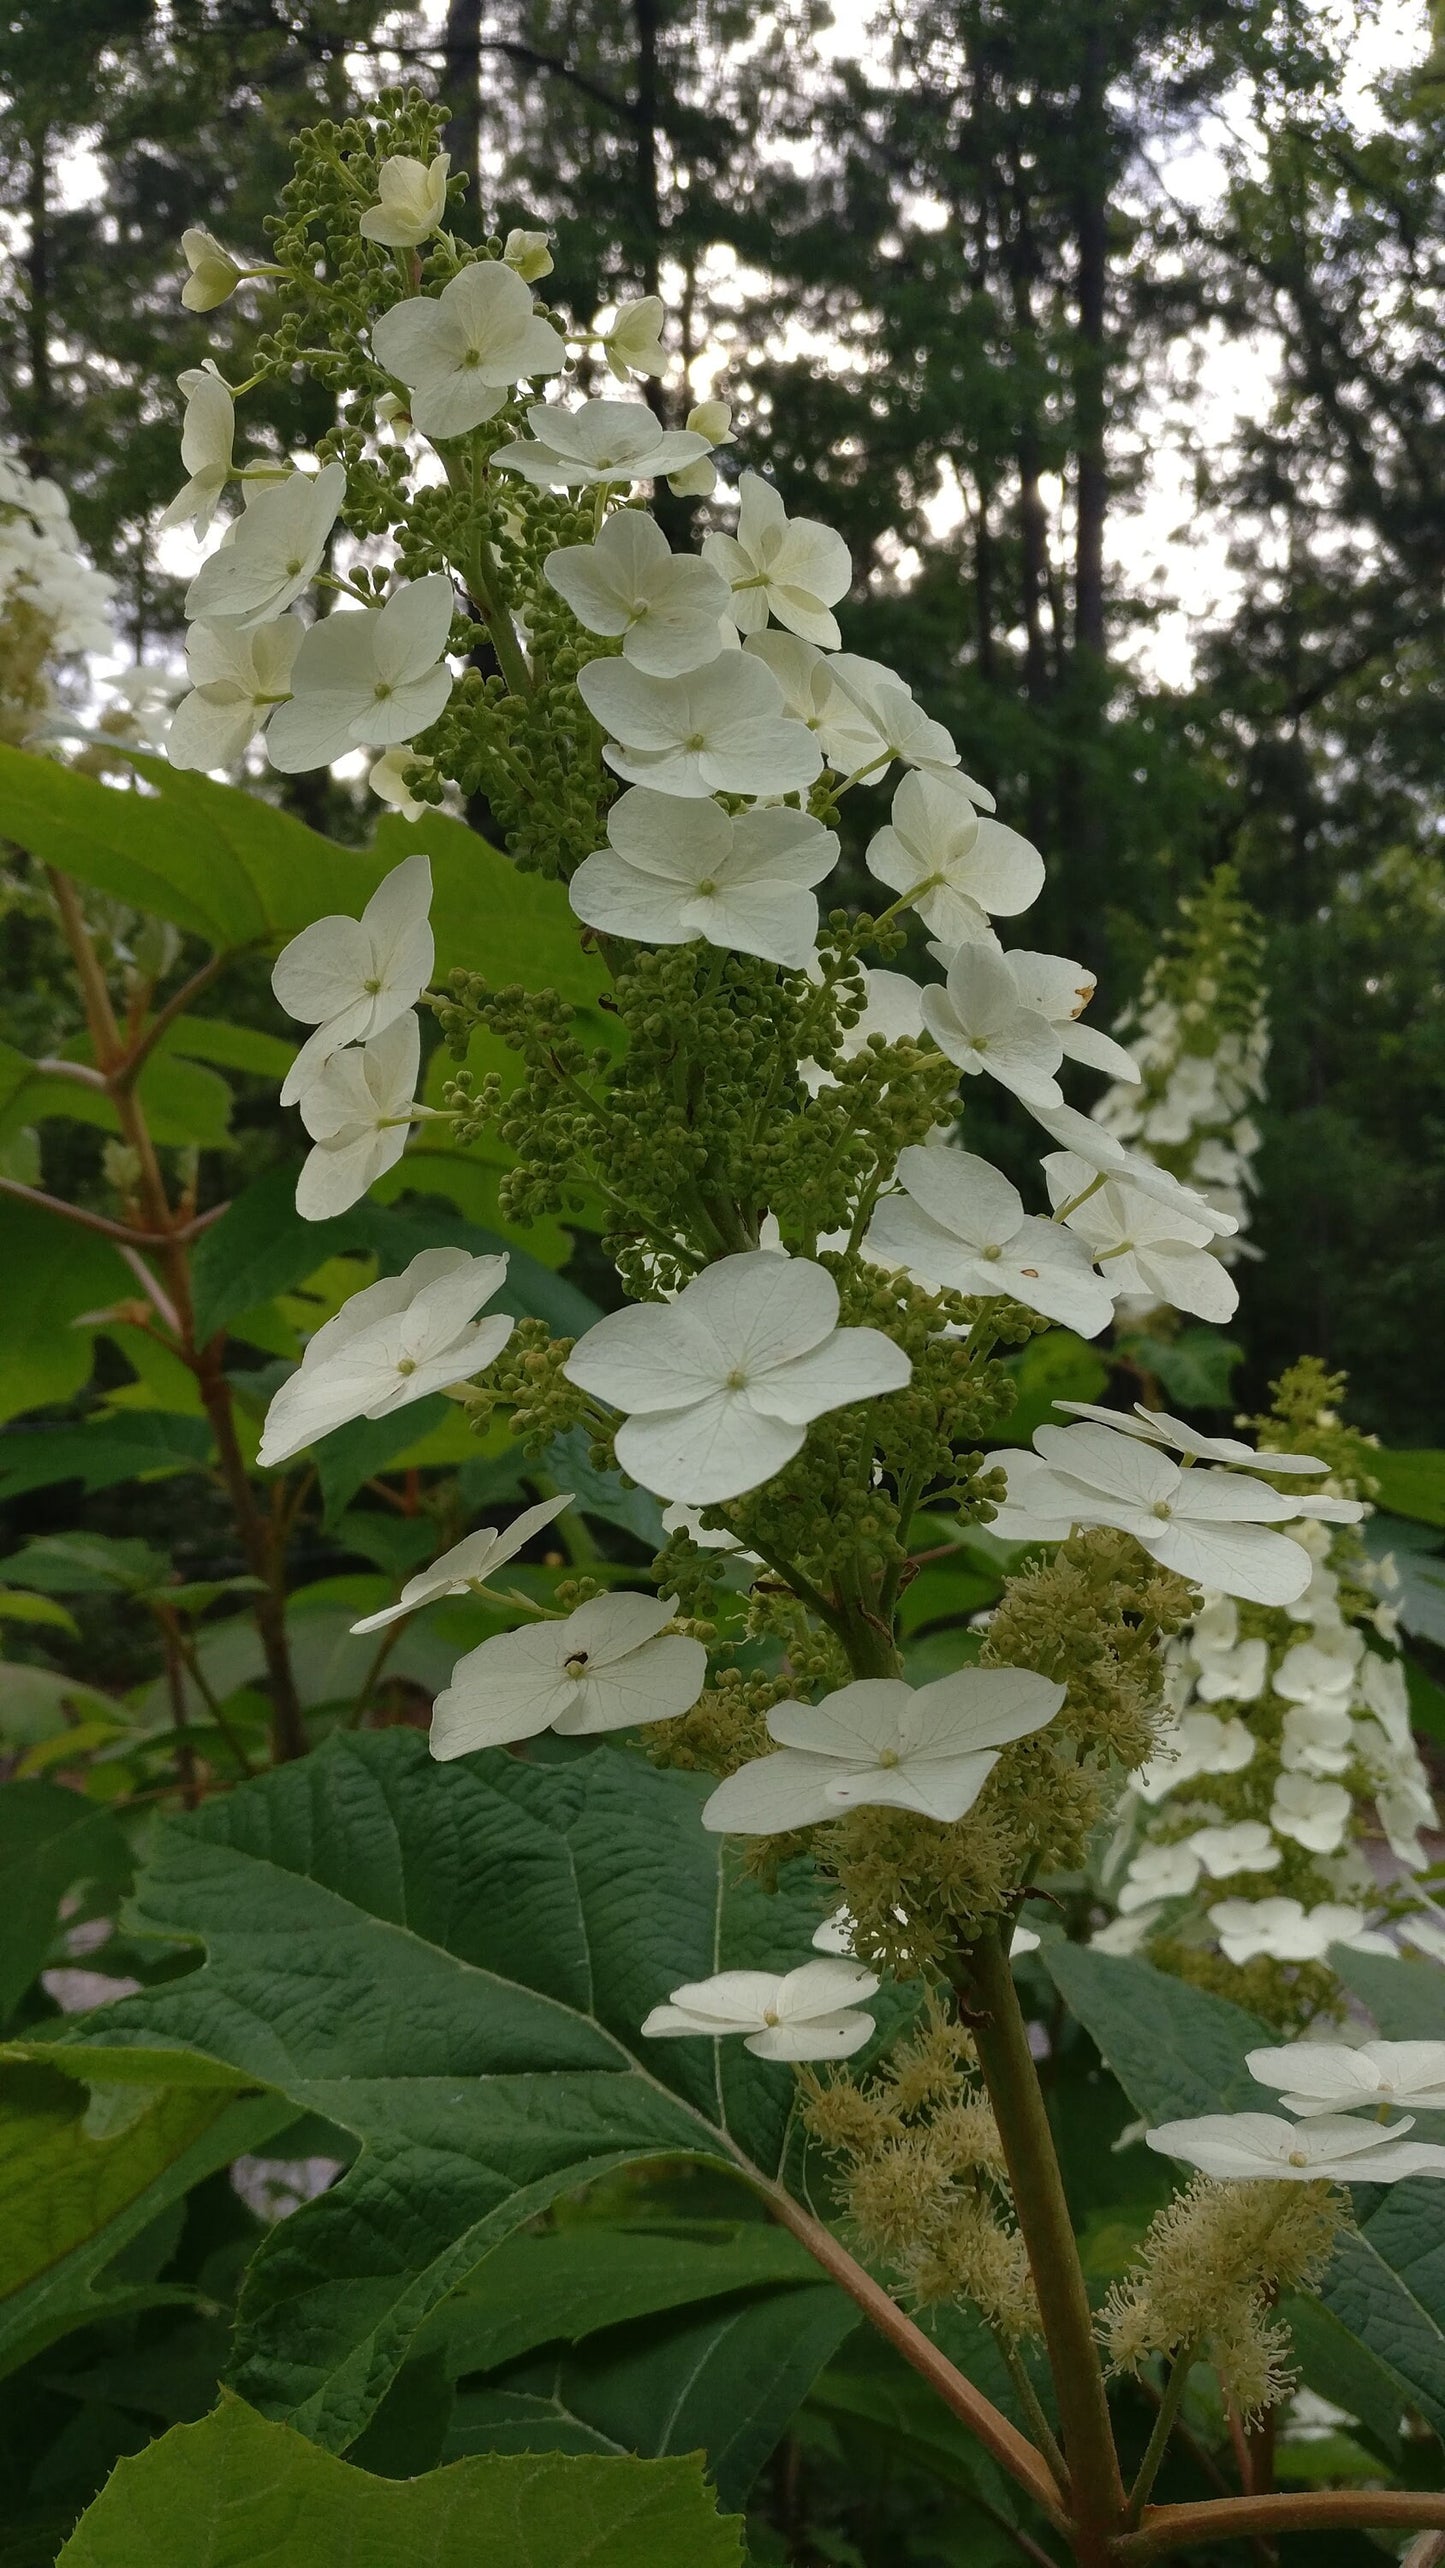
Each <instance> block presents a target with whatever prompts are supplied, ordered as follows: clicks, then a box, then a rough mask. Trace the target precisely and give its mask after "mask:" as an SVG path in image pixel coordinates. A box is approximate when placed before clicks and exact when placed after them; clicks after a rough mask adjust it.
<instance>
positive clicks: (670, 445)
mask: <svg viewBox="0 0 1445 2568" xmlns="http://www.w3.org/2000/svg"><path fill="white" fill-rule="evenodd" d="M527 424H528V426H529V427H530V429H531V431H532V434H531V436H530V437H516V438H514V439H513V440H512V442H511V444H510V445H507V446H499V447H498V448H497V451H496V453H495V454H494V456H493V457H492V462H493V463H494V464H500V465H501V466H503V468H504V469H505V470H506V471H507V472H512V473H520V474H521V475H522V478H523V480H524V481H529V482H535V483H536V484H537V486H538V487H539V489H542V490H558V489H561V490H576V489H579V488H580V489H583V490H590V489H594V488H595V487H596V486H597V484H598V483H600V482H605V483H608V484H609V485H610V484H612V483H618V484H621V483H625V482H635V481H655V480H657V479H658V478H659V476H660V475H662V474H672V473H679V472H682V471H683V470H684V469H685V467H686V466H688V465H691V464H698V463H701V462H703V460H704V459H705V457H706V456H707V455H708V454H709V453H710V452H711V450H712V439H711V438H710V437H704V436H701V435H699V433H698V431H697V430H696V429H695V428H664V427H663V425H662V422H661V420H660V419H658V418H656V417H654V415H653V413H652V412H651V411H650V410H649V409H648V407H647V404H646V402H645V401H584V402H581V403H579V404H578V407H577V408H576V409H575V410H566V409H564V408H563V407H562V404H561V403H560V402H551V401H537V402H534V403H533V404H532V407H531V409H530V410H529V411H528V413H527Z"/></svg>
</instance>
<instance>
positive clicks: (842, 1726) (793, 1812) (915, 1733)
mask: <svg viewBox="0 0 1445 2568" xmlns="http://www.w3.org/2000/svg"><path fill="white" fill-rule="evenodd" d="M1063 1700H1064V1688H1063V1687H1062V1685H1056V1684H1055V1683H1054V1682H1053V1680H1052V1679H1051V1678H1049V1677H1046V1676H1034V1675H1033V1674H1031V1673H1030V1671H1029V1670H1028V1669H1027V1668H1016V1667H997V1668H995V1667H989V1668H983V1667H972V1668H962V1669H960V1670H959V1672H958V1673H957V1674H956V1675H954V1676H944V1677H940V1678H939V1679H938V1680H937V1682H936V1683H935V1684H933V1685H925V1686H921V1687H920V1688H919V1689H918V1691H917V1692H916V1693H915V1691H914V1689H913V1687H912V1686H910V1685H905V1684H904V1682H903V1680H902V1678H901V1677H862V1678H860V1679H859V1680H858V1682H857V1683H856V1684H854V1685H845V1686H843V1687H842V1688H841V1689H840V1690H839V1692H838V1693H836V1694H829V1695H827V1696H825V1698H824V1700H823V1701H822V1702H821V1703H777V1704H775V1705H774V1706H773V1709H772V1711H771V1712H770V1713H769V1714H768V1729H769V1731H770V1733H771V1735H772V1736H773V1738H775V1739H776V1740H777V1741H778V1742H779V1746H778V1750H777V1753H776V1754H775V1755H773V1756H768V1757H757V1758H755V1759H754V1760H753V1762H752V1764H751V1765H745V1766H743V1767H742V1768H741V1769H740V1771H739V1772H738V1773H737V1774H732V1775H729V1776H728V1778H727V1780H726V1782H725V1783H720V1784H719V1785H718V1788H717V1790H716V1792H715V1793H714V1794H713V1795H712V1798H711V1800H710V1801H708V1802H707V1803H706V1804H705V1806H704V1809H703V1814H702V1824H703V1826H704V1827H705V1828H712V1829H715V1830H718V1831H720V1832H722V1833H723V1834H726V1835H733V1836H775V1835H777V1834H779V1833H780V1832H783V1831H786V1830H788V1829H792V1828H811V1827H814V1826H816V1825H817V1824H818V1822H819V1821H820V1820H824V1819H836V1818H838V1817H839V1816H840V1815H841V1813H842V1812H843V1811H845V1810H858V1809H865V1808H871V1809H892V1810H917V1811H920V1812H921V1813H922V1815H923V1817H924V1818H925V1819H936V1820H940V1821H943V1822H947V1821H950V1820H954V1819H961V1818H962V1817H963V1815H964V1812H965V1811H967V1810H971V1809H972V1808H973V1805H974V1803H975V1801H976V1800H977V1799H978V1796H979V1794H980V1792H981V1791H982V1790H983V1787H984V1785H985V1783H986V1782H987V1781H988V1778H989V1776H990V1774H991V1773H992V1772H993V1769H994V1767H995V1766H996V1765H997V1763H998V1760H999V1754H1000V1752H1001V1750H1002V1749H1003V1748H1005V1747H1007V1746H1008V1745H1009V1743H1010V1742H1011V1741H1012V1740H1014V1739H1022V1738H1026V1737H1027V1736H1028V1735H1029V1734H1030V1733H1031V1732H1032V1731H1034V1730H1041V1729H1042V1728H1043V1726H1044V1724H1045V1722H1047V1721H1051V1720H1052V1719H1053V1717H1054V1714H1055V1713H1056V1712H1057V1711H1058V1709H1059V1706H1060V1705H1061V1704H1062V1702H1063Z"/></svg>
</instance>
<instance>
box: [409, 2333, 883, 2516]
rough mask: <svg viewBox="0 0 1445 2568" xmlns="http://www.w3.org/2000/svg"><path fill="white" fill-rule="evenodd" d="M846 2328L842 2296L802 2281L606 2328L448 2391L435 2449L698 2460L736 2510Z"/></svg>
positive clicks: (841, 2338) (723, 2496)
mask: <svg viewBox="0 0 1445 2568" xmlns="http://www.w3.org/2000/svg"><path fill="white" fill-rule="evenodd" d="M857 2325H858V2313H857V2310H856V2309H855V2308H854V2306H853V2304H852V2303H851V2301H849V2300H847V2299H846V2298H845V2297H844V2295H843V2293H842V2292H840V2291H838V2290H837V2289H836V2287H835V2286H834V2285H833V2284H831V2283H825V2282H812V2283H805V2284H802V2285H801V2286H798V2287H794V2288H783V2289H776V2290H772V2291H755V2292H751V2293H736V2294H733V2295H732V2296H730V2297H729V2298H726V2299H723V2300H719V2301H714V2302H712V2303H711V2304H710V2305H709V2306H708V2307H706V2308H705V2309H702V2310H698V2309H692V2310H686V2311H674V2312H673V2313H672V2314H671V2316H670V2317H668V2318H665V2319H662V2320H657V2319H653V2320H649V2321H633V2322H632V2323H631V2324H623V2325H619V2326H616V2327H609V2328H606V2329H604V2330H603V2331H602V2332H601V2333H600V2334H598V2335H596V2336H593V2337H591V2338H589V2339H588V2340H587V2342H586V2343H585V2344H583V2345H581V2346H579V2347H576V2348H574V2349H570V2350H569V2349H567V2348H558V2349H556V2350H555V2351H553V2352H552V2353H550V2354H546V2355H540V2356H539V2355H534V2356H532V2357H530V2358H529V2359H528V2360H526V2361H523V2362H520V2363H517V2364H514V2365H513V2366H512V2367H511V2368H510V2370H508V2371H507V2372H505V2373H503V2374H502V2375H501V2377H500V2378H499V2379H497V2380H495V2381H491V2382H487V2383H485V2384H483V2385H481V2386H478V2387H476V2388H462V2389H461V2390H459V2392H458V2394H457V2400H456V2406H455V2408H454V2410H453V2417H452V2424H451V2427H450V2430H449V2433H448V2436H447V2440H446V2443H445V2445H444V2447H443V2449H444V2451H445V2452H446V2453H447V2454H448V2455H459V2454H461V2453H463V2452H509V2451H510V2452H518V2451H523V2452H525V2451H533V2452H535V2451H539V2450H544V2451H571V2452H577V2451H587V2450H591V2451H603V2452H608V2451H610V2452H640V2453H643V2454H645V2455H647V2456H648V2457H649V2458H660V2457H661V2456H662V2455H664V2454H666V2453H669V2452H691V2451H697V2450H701V2451H702V2452H704V2453H705V2454H706V2456H707V2466H708V2473H709V2476H710V2477H711V2478H712V2480H713V2482H714V2484H715V2485H716V2488H717V2491H718V2495H719V2497H720V2499H721V2501H722V2503H723V2504H724V2505H725V2506H737V2505H741V2504H742V2502H743V2500H744V2499H745V2497H746V2496H747V2493H748V2490H749V2488H750V2487H751V2486H752V2484H753V2481H754V2479H755V2478H756V2477H757V2474H758V2472H759V2470H760V2469H761V2468H762V2466H763V2463H764V2462H765V2461H766V2460H767V2459H768V2457H769V2455H770V2454H771V2453H772V2452H773V2451H774V2449H775V2448H776V2446H777V2444H778V2442H779V2441H780V2440H781V2437H782V2436H783V2434H784V2433H785V2431H786V2429H787V2426H788V2422H789V2419H790V2418H791V2417H792V2416H794V2415H795V2414H796V2412H797V2410H798V2408H799V2407H801V2405H802V2403H803V2400H804V2399H805V2398H806V2397H807V2395H808V2392H809V2390H810V2389H811V2388H812V2386H813V2383H814V2381H815V2380H816V2379H817V2377H818V2374H819V2373H820V2372H821V2371H822V2369H823V2366H824V2365H825V2364H826V2363H827V2362H828V2361H829V2360H830V2359H831V2357H832V2356H833V2355H834V2354H836V2353H837V2351H838V2348H839V2346H840V2345H841V2343H842V2342H843V2339H844V2338H845V2337H846V2336H849V2335H851V2334H852V2332H853V2330H854V2328H855V2327H856V2326H857Z"/></svg>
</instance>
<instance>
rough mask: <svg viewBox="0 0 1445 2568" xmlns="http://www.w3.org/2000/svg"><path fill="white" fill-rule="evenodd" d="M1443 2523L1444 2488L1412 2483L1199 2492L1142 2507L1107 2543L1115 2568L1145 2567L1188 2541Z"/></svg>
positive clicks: (1444, 2527) (1383, 2529)
mask: <svg viewBox="0 0 1445 2568" xmlns="http://www.w3.org/2000/svg"><path fill="white" fill-rule="evenodd" d="M1422 2523H1423V2524H1425V2525H1427V2526H1428V2527H1429V2528H1430V2529H1431V2530H1432V2531H1433V2530H1435V2529H1436V2528H1439V2529H1442V2530H1445V2495H1432V2494H1431V2493H1430V2491H1429V2490H1428V2489H1424V2490H1416V2489H1413V2488H1317V2489H1302V2490H1301V2491H1300V2493H1299V2494H1298V2495H1297V2496H1296V2495H1293V2494H1287V2493H1286V2494H1280V2495H1274V2496H1258V2497H1212V2498H1211V2497H1205V2498H1201V2499H1200V2500H1198V2501H1197V2502H1196V2503H1194V2504H1192V2505H1183V2506H1150V2507H1148V2508H1147V2509H1146V2511H1145V2515H1144V2520H1143V2522H1142V2524H1141V2525H1140V2527H1139V2529H1138V2531H1137V2532H1126V2533H1123V2534H1121V2535H1120V2536H1119V2537H1118V2538H1116V2540H1115V2541H1114V2542H1113V2544H1112V2545H1111V2549H1110V2554H1109V2555H1110V2557H1111V2559H1112V2560H1114V2561H1115V2562H1116V2563H1117V2568H1146V2563H1148V2562H1150V2561H1152V2560H1155V2559H1171V2558H1173V2556H1174V2554H1175V2553H1176V2551H1184V2550H1188V2549H1189V2548H1190V2546H1191V2545H1192V2544H1193V2543H1196V2542H1205V2541H1211V2542H1213V2541H1237V2540H1240V2539H1241V2538H1247V2537H1248V2536H1250V2535H1252V2534H1263V2535H1264V2536H1265V2537H1266V2538H1268V2537H1269V2536H1271V2535H1273V2534H1275V2533H1280V2532H1327V2531H1339V2530H1350V2529H1354V2530H1358V2531H1360V2532H1371V2531H1374V2532H1386V2531H1391V2530H1397V2531H1401V2532H1405V2531H1408V2530H1410V2529H1412V2528H1413V2527H1414V2526H1415V2525H1417V2524H1422Z"/></svg>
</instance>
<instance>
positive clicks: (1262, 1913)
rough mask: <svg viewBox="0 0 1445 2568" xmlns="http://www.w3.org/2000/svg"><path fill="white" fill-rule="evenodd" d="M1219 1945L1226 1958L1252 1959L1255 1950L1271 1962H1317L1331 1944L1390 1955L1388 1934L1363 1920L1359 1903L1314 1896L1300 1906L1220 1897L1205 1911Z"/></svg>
mask: <svg viewBox="0 0 1445 2568" xmlns="http://www.w3.org/2000/svg"><path fill="white" fill-rule="evenodd" d="M1209 1922H1210V1924H1211V1926H1212V1927H1213V1928H1214V1930H1215V1933H1216V1934H1217V1935H1218V1937H1219V1949H1220V1951H1221V1952H1222V1953H1223V1954H1224V1956H1225V1959H1226V1960H1227V1961H1231V1962H1252V1961H1254V1960H1256V1959H1257V1958H1258V1956H1259V1955H1260V1954H1265V1955H1267V1956H1268V1958H1269V1960H1270V1961H1273V1962H1322V1961H1323V1960H1324V1959H1325V1957H1326V1955H1327V1954H1328V1953H1329V1951H1330V1948H1331V1946H1332V1945H1334V1944H1343V1945H1344V1947H1345V1948H1346V1950H1347V1951H1348V1952H1352V1953H1379V1954H1381V1955H1386V1954H1393V1953H1394V1949H1395V1948H1394V1945H1393V1944H1392V1943H1391V1942H1390V1939H1389V1937H1388V1935H1381V1934H1379V1933H1377V1931H1376V1930H1375V1928H1373V1927H1371V1926H1367V1925H1366V1923H1365V1912H1364V1910H1363V1909H1362V1908H1353V1907H1351V1906H1350V1904H1349V1903H1348V1902H1347V1901H1345V1900H1338V1899H1322V1900H1317V1901H1316V1903H1315V1905H1314V1907H1313V1908H1306V1907H1305V1906H1304V1903H1303V1901H1301V1900H1298V1899H1221V1900H1220V1901H1219V1902H1218V1903H1217V1905H1216V1906H1215V1907H1213V1908H1211V1909H1210V1911H1209Z"/></svg>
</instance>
